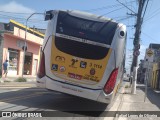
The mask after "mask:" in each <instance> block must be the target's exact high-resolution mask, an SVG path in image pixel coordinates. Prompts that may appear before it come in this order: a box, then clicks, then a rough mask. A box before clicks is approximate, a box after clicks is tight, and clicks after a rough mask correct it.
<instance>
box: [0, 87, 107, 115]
mask: <svg viewBox="0 0 160 120" xmlns="http://www.w3.org/2000/svg"><path fill="white" fill-rule="evenodd" d="M106 109H107V105H105V104H101V103H97V102H94V101H90V100H86V99H82V98H78V97H74V96H70V95H65V94H61V93H56V92H53V91H48V90H45V89H40V88H25V89H22V88H20V89H19V88H0V111H14V112H15V111H67V113H69V114H68V115H69V116H70V117H74V116H84V117H88V116H91V117H92V116H93V117H95V116H96V117H98V116H101V114H103V112H104V111H105V110H106ZM92 111H93V112H92ZM96 111H97V112H96ZM92 113H93V114H92ZM63 114H64V113H62V114H60V112H58V114H57V113H55V117H61V116H63ZM103 117H104V116H103Z"/></svg>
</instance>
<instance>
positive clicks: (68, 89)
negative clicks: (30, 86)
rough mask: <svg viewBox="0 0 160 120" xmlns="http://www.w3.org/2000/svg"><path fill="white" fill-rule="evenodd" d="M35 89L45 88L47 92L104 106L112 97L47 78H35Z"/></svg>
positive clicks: (98, 91) (100, 91)
mask: <svg viewBox="0 0 160 120" xmlns="http://www.w3.org/2000/svg"><path fill="white" fill-rule="evenodd" d="M37 87H41V88H46V89H49V90H53V91H57V92H61V93H66V94H70V95H74V96H78V97H82V98H86V99H90V100H94V101H97V102H101V103H106V104H108V103H110V99H111V96H112V94H110V95H106V94H105V93H104V92H103V90H91V89H85V88H81V87H77V86H73V85H69V84H65V83H60V82H57V81H54V80H51V79H50V78H48V77H43V78H41V79H40V78H37Z"/></svg>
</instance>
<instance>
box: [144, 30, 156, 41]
mask: <svg viewBox="0 0 160 120" xmlns="http://www.w3.org/2000/svg"><path fill="white" fill-rule="evenodd" d="M142 33H143V34H144V35H145V36H147V37H149V38H150V39H152V40H153V41H155V42H159V41H157V40H155V39H154V38H153V37H151V36H150V35H148V34H146V33H144V32H142Z"/></svg>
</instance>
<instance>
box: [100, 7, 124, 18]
mask: <svg viewBox="0 0 160 120" xmlns="http://www.w3.org/2000/svg"><path fill="white" fill-rule="evenodd" d="M123 8H124V7H121V8H118V9H115V10H112V11H110V12H107V13H104V14H102V15H100V16H105V15H107V14H110V13H112V12H115V11H118V10H120V9H123Z"/></svg>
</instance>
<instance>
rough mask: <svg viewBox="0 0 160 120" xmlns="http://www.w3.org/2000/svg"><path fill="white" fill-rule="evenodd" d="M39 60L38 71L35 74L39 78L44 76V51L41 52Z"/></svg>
mask: <svg viewBox="0 0 160 120" xmlns="http://www.w3.org/2000/svg"><path fill="white" fill-rule="evenodd" d="M41 53H42V54H41V60H40V65H39V71H38V74H37V76H38V77H39V78H42V77H44V76H45V74H46V72H45V56H44V52H41Z"/></svg>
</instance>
